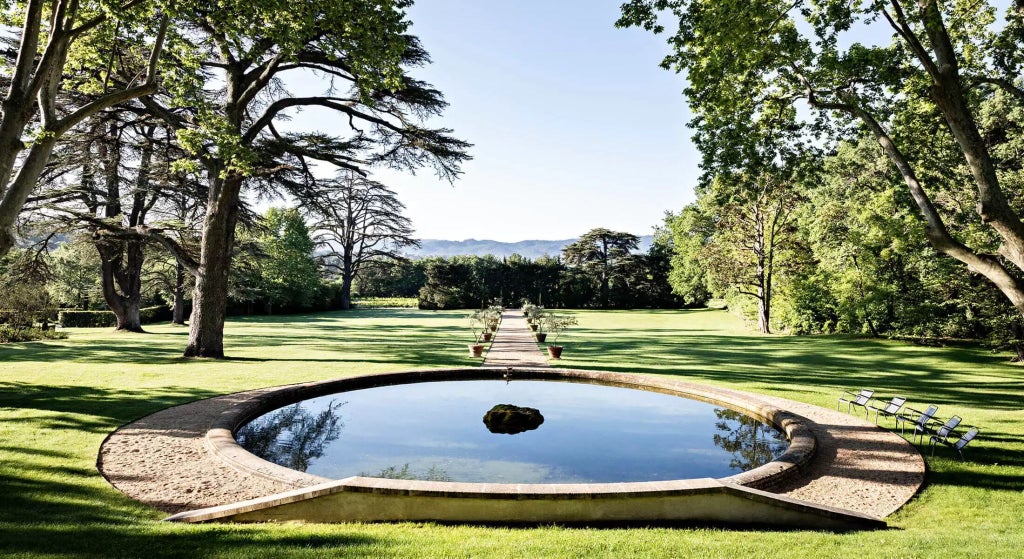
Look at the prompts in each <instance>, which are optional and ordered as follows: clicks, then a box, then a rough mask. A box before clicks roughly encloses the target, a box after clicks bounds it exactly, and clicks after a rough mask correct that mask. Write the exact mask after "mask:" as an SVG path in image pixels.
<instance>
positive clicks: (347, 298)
mask: <svg viewBox="0 0 1024 559" xmlns="http://www.w3.org/2000/svg"><path fill="white" fill-rule="evenodd" d="M351 308H352V276H344V277H342V278H341V310H343V311H347V310H349V309H351Z"/></svg>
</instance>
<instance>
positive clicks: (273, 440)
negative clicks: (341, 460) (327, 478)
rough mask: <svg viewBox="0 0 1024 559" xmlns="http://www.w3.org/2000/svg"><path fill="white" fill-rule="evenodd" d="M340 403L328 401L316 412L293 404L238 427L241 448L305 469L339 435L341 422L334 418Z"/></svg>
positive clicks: (277, 462)
mask: <svg viewBox="0 0 1024 559" xmlns="http://www.w3.org/2000/svg"><path fill="white" fill-rule="evenodd" d="M343 403H344V402H342V403H335V402H331V403H330V404H328V406H327V408H326V409H324V410H323V411H321V412H320V413H318V414H315V415H314V414H312V413H310V412H309V410H307V409H306V408H304V407H302V405H301V404H294V405H291V406H288V407H285V408H281V409H280V410H278V411H276V412H274V413H271V414H267V415H264V416H262V417H259V418H257V419H255V420H254V421H252V422H250V423H248V424H247V425H245V426H244V427H242V428H241V429H239V430H238V432H237V433H236V434H235V438H236V439H237V440H238V444H240V445H241V446H242V448H244V449H246V450H248V451H249V452H251V453H253V454H255V455H256V456H259V457H260V458H263V459H264V460H269V461H270V462H273V463H275V464H279V465H281V466H285V467H288V468H291V469H293V470H299V471H300V472H304V471H306V469H307V468H309V464H310V462H312V461H313V460H314V459H316V458H320V457H321V456H323V454H324V447H326V446H327V444H328V443H330V442H332V441H334V440H335V439H337V438H338V436H339V435H341V429H342V427H344V426H345V425H344V424H343V423H341V420H340V418H339V417H338V413H337V409H338V408H339V407H341V406H342V404H343Z"/></svg>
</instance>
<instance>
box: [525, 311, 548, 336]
mask: <svg viewBox="0 0 1024 559" xmlns="http://www.w3.org/2000/svg"><path fill="white" fill-rule="evenodd" d="M545 316H547V311H545V310H544V307H539V306H537V305H534V306H533V307H531V308H530V314H529V315H528V316H527V317H526V322H528V323H529V324H530V330H532V331H534V332H536V331H538V330H540V329H541V323H542V322H543V321H544V317H545Z"/></svg>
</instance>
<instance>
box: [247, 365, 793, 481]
mask: <svg viewBox="0 0 1024 559" xmlns="http://www.w3.org/2000/svg"><path fill="white" fill-rule="evenodd" d="M496 404H513V405H516V406H522V407H531V408H536V409H538V410H539V411H540V413H541V414H542V415H543V419H544V421H543V423H542V424H541V425H540V426H539V427H536V428H535V429H533V430H527V431H524V432H520V433H517V434H514V435H509V434H503V433H492V432H491V431H490V430H489V429H488V426H487V425H485V424H484V422H483V417H484V415H485V414H486V413H487V411H488V410H490V409H491V408H492V407H493V406H495V405H496ZM237 438H238V441H239V443H240V444H241V445H242V446H243V447H245V448H246V449H248V450H249V451H250V452H252V453H254V454H256V455H257V456H260V457H262V458H264V459H266V460H269V461H271V462H274V463H277V464H280V465H282V466H286V467H289V468H294V469H297V470H301V471H305V472H309V473H311V474H316V475H320V476H324V477H327V478H333V479H341V478H345V477H349V476H354V475H364V476H372V477H389V478H402V479H430V480H438V481H464V482H489V483H602V482H620V481H656V480H668V479H682V478H696V477H724V476H728V475H732V474H736V473H739V472H743V471H746V470H749V469H752V468H756V467H758V466H760V465H762V464H766V463H768V462H770V461H771V460H773V459H774V458H776V457H778V456H779V455H781V454H782V453H783V452H784V451H785V449H786V447H787V445H788V443H787V442H786V440H785V438H784V437H783V436H782V435H781V434H780V433H779V432H778V431H776V430H775V429H773V428H771V427H768V426H766V425H764V424H763V423H760V422H758V421H757V420H754V419H752V418H749V417H747V416H744V415H742V414H739V413H737V412H735V411H732V410H728V409H724V408H721V407H716V406H714V405H712V404H707V403H704V402H699V401H696V400H688V399H685V398H680V397H678V396H672V395H668V394H661V393H657V392H646V391H642V390H633V389H628V388H619V387H613V386H603V385H595V384H581V383H570V382H552V381H531V380H522V381H517V380H513V381H511V382H509V383H506V382H505V381H495V380H482V381H446V382H425V383H416V384H403V385H397V386H384V387H378V388H369V389H365V390H356V391H351V392H344V393H339V394H333V395H329V396H323V397H320V398H315V399H311V400H306V401H304V402H300V403H298V404H294V405H292V406H288V407H285V408H281V409H279V410H275V411H273V412H271V413H268V414H266V415H264V416H262V417H259V418H257V419H256V420H254V421H252V422H251V423H249V424H248V425H246V426H244V427H243V428H242V429H240V430H239V432H238V434H237Z"/></svg>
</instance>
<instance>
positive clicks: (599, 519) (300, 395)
mask: <svg viewBox="0 0 1024 559" xmlns="http://www.w3.org/2000/svg"><path fill="white" fill-rule="evenodd" d="M509 374H510V375H511V377H512V379H513V380H515V379H521V380H529V379H541V380H550V381H559V380H561V381H567V382H583V383H595V384H605V385H613V386H621V387H627V388H633V389H641V390H651V391H657V392H663V393H668V394H674V395H679V396H683V397H686V398H691V399H698V400H702V401H706V402H710V403H714V404H716V405H720V406H723V407H727V408H730V409H733V410H735V411H739V412H741V413H744V414H746V415H750V416H753V417H756V418H758V419H760V420H762V421H766V422H768V423H771V424H772V425H774V426H775V427H776V428H778V429H780V430H781V431H782V432H784V433H785V434H786V436H787V438H788V439H789V440H790V446H789V448H788V449H787V451H786V453H784V454H783V455H782V456H781V457H779V459H777V460H775V461H773V462H771V463H769V464H766V465H764V466H761V467H760V468H757V469H754V470H751V471H749V472H744V473H742V474H738V475H735V476H730V477H728V478H724V479H721V480H713V479H697V480H673V481H660V482H638V483H601V484H545V485H530V484H479V483H453V482H427V481H414V480H392V479H377V478H360V477H354V478H348V479H345V480H340V481H329V480H325V479H324V478H321V477H318V476H313V475H309V474H305V473H302V472H297V471H295V470H291V469H288V468H284V467H282V466H278V465H276V464H272V463H270V462H267V461H265V460H262V459H260V458H258V457H256V456H254V455H252V454H250V453H248V452H247V451H245V450H244V449H242V448H241V447H240V446H239V445H238V444H237V442H236V441H235V438H234V433H235V431H237V429H238V428H240V427H241V426H243V425H244V424H246V423H247V422H249V421H251V420H252V419H254V418H256V417H258V416H260V415H262V414H264V413H266V412H268V411H270V410H273V409H277V408H280V407H282V406H286V405H289V404H292V403H295V402H298V401H301V400H305V399H309V398H314V397H317V396H322V395H326V394H333V393H338V392H344V391H348V390H358V389H363V388H371V387H376V386H388V385H395V384H408V383H416V382H432V381H447V380H480V379H502V378H505V375H509ZM205 442H206V446H207V448H208V449H209V450H210V451H211V452H213V453H214V454H215V455H216V456H218V457H219V458H220V459H221V460H222V461H224V462H225V463H226V464H229V465H230V466H231V467H233V468H235V469H237V470H239V471H242V472H245V473H248V474H252V475H256V476H260V477H263V478H266V479H269V480H273V481H275V482H278V483H282V484H285V485H287V486H291V487H296V488H298V489H296V490H295V491H289V492H286V493H280V494H277V495H271V496H268V497H264V498H261V499H254V500H250V501H244V502H241V503H235V504H231V505H225V506H220V507H212V508H208V509H202V510H198V511H190V512H185V513H180V514H177V515H175V516H172V517H170V518H169V519H168V520H172V521H182V522H204V521H211V520H231V521H238V522H258V521H269V520H277V521H310V522H350V521H388V520H406V521H440V522H481V523H492V522H500V523H549V522H558V523H584V524H595V523H597V524H600V523H618V524H621V523H661V522H670V523H678V522H685V523H713V524H758V525H772V526H782V527H787V528H792V527H799V528H815V529H831V530H836V529H863V528H877V527H881V526H885V523H884V521H882V520H879V519H877V518H875V517H872V516H869V515H864V514H860V513H856V512H852V511H845V510H841V509H835V508H830V507H824V506H820V505H815V504H811V503H806V502H802V501H798V500H796V499H792V498H789V497H785V496H780V495H775V494H771V493H767V492H764V491H760V490H758V489H761V488H768V487H771V486H773V485H776V484H779V483H782V482H785V481H787V480H790V479H793V478H794V477H795V476H798V475H800V472H801V469H802V468H804V467H805V466H806V465H807V464H808V463H809V462H810V461H811V460H812V458H813V457H814V453H815V448H816V443H815V439H814V436H813V434H812V433H811V430H810V429H809V427H808V425H807V420H806V419H804V418H803V417H801V416H800V415H798V414H795V413H792V412H790V411H787V410H784V409H780V408H778V407H777V406H774V405H772V404H770V403H768V402H766V401H765V400H764V399H762V398H760V397H758V396H757V395H755V394H750V393H747V392H740V391H736V390H729V389H725V388H719V387H712V386H707V385H702V384H697V383H690V382H683V381H678V380H672V379H665V378H660V377H648V376H643V375H636V374H621V373H609V372H603V371H581V370H564V369H547V368H536V369H533V368H514V369H510V370H509V369H485V368H474V369H444V370H437V369H433V370H423V371H407V372H400V373H384V374H375V375H365V376H359V377H351V378H345V379H338V380H330V381H322V382H313V383H306V384H299V385H291V386H286V387H282V388H279V389H268V390H262V391H259V392H258V393H255V394H253V395H252V396H251V397H250V398H247V399H245V400H243V401H241V402H239V403H237V404H235V405H233V406H231V407H229V408H228V409H226V410H225V411H224V412H223V413H222V414H221V415H220V416H219V417H218V418H217V420H216V421H215V422H214V425H212V427H211V429H210V430H209V431H208V433H207V435H206V441H205Z"/></svg>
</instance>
